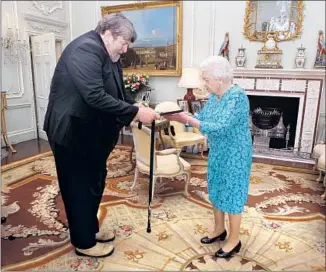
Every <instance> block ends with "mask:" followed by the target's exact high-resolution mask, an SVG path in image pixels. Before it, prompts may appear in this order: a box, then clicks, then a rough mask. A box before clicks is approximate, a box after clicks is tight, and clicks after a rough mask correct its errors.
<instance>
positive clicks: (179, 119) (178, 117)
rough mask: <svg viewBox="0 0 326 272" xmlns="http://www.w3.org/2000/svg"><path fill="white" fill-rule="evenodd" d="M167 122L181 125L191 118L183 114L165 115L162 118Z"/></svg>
mask: <svg viewBox="0 0 326 272" xmlns="http://www.w3.org/2000/svg"><path fill="white" fill-rule="evenodd" d="M163 117H164V118H166V119H167V120H170V121H177V122H180V123H182V124H186V123H187V121H188V120H189V119H190V118H191V117H190V116H189V115H187V114H185V113H184V112H179V113H174V114H167V115H164V116H163Z"/></svg>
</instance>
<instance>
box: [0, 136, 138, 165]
mask: <svg viewBox="0 0 326 272" xmlns="http://www.w3.org/2000/svg"><path fill="white" fill-rule="evenodd" d="M118 144H122V145H132V137H131V136H129V135H123V136H122V137H120V138H119V141H118ZM14 148H15V149H16V151H17V153H12V152H11V150H10V149H9V148H8V149H7V151H8V156H7V157H6V158H4V159H2V160H1V165H6V164H9V163H12V162H15V161H19V160H22V159H25V158H28V157H31V156H35V155H37V154H40V153H44V152H47V151H51V148H50V146H49V143H48V141H45V140H42V139H34V140H30V141H26V142H21V143H18V144H15V145H14Z"/></svg>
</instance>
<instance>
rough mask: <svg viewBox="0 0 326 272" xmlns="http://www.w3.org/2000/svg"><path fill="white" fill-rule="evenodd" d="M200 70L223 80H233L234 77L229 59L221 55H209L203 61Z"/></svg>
mask: <svg viewBox="0 0 326 272" xmlns="http://www.w3.org/2000/svg"><path fill="white" fill-rule="evenodd" d="M200 70H201V71H202V72H209V73H211V74H212V75H213V76H214V77H215V78H220V79H222V80H223V81H231V80H232V78H233V69H232V68H231V65H230V63H229V61H228V60H227V59H226V58H224V57H221V56H211V57H208V58H207V59H205V60H204V61H203V62H202V63H201V65H200Z"/></svg>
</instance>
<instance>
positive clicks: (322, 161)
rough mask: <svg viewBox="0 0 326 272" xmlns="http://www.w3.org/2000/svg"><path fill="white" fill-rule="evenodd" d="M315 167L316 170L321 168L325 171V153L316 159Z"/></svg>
mask: <svg viewBox="0 0 326 272" xmlns="http://www.w3.org/2000/svg"><path fill="white" fill-rule="evenodd" d="M317 169H318V170H322V171H325V153H324V154H322V155H321V156H320V157H319V159H318V163H317Z"/></svg>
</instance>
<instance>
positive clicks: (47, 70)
mask: <svg viewBox="0 0 326 272" xmlns="http://www.w3.org/2000/svg"><path fill="white" fill-rule="evenodd" d="M31 40H32V58H33V71H34V88H35V92H34V95H35V103H36V105H35V107H36V115H37V124H36V125H37V129H38V135H39V137H40V138H42V139H44V140H47V136H46V133H45V131H44V130H43V124H44V116H45V112H46V109H47V106H48V101H49V93H50V84H51V80H52V76H53V73H54V69H55V66H56V62H57V60H56V49H55V36H54V33H47V34H44V35H39V36H32V37H31Z"/></svg>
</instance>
